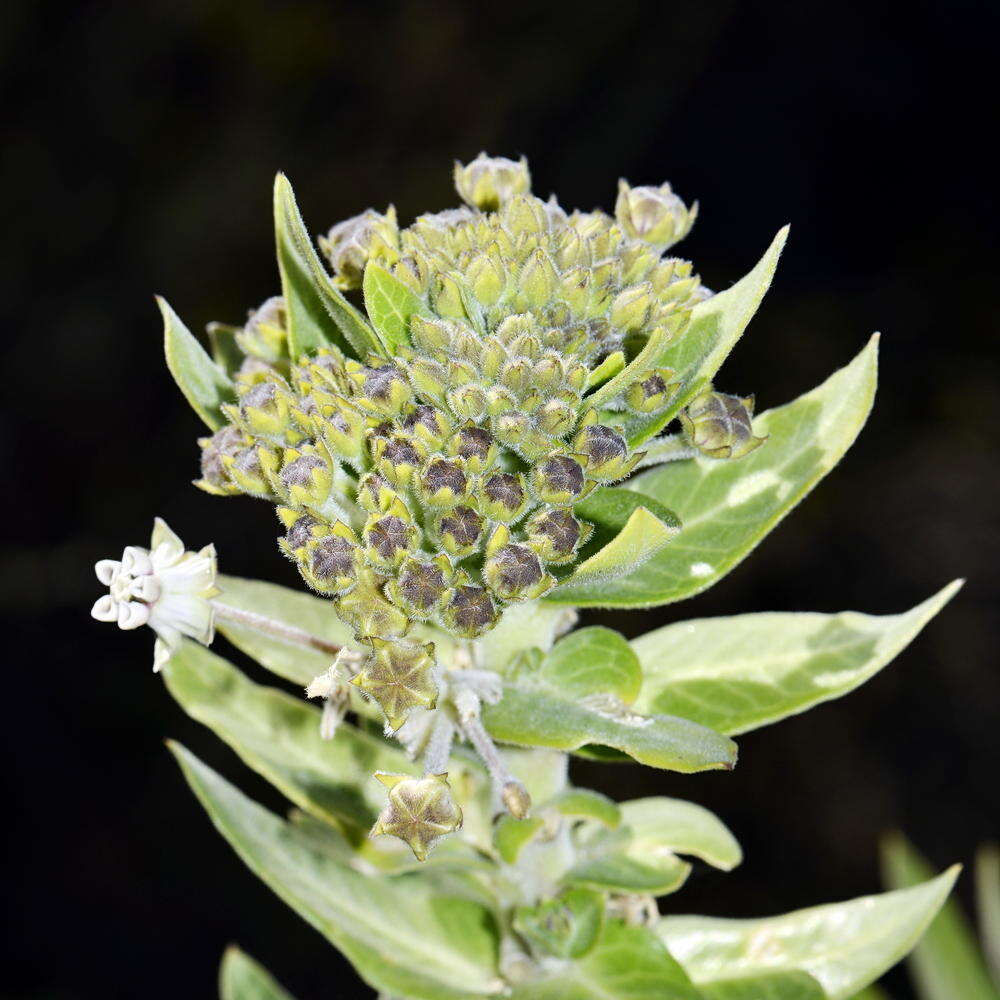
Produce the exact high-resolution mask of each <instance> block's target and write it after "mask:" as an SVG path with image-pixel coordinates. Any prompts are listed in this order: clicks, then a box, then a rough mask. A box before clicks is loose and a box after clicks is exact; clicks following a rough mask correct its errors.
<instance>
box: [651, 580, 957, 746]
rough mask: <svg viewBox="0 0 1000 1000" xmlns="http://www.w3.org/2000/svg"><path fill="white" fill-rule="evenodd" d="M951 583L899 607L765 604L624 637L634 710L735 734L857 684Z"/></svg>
mask: <svg viewBox="0 0 1000 1000" xmlns="http://www.w3.org/2000/svg"><path fill="white" fill-rule="evenodd" d="M960 586H961V581H955V582H954V583H951V584H949V585H948V586H947V587H945V588H944V589H943V590H942V591H940V593H938V594H935V595H934V596H933V597H931V598H929V599H928V600H926V601H924V603H923V604H919V605H917V607H915V608H913V609H912V610H910V611H907V612H904V613H903V614H899V615H878V616H875V615H863V614H859V613H858V612H856V611H844V612H841V613H840V614H837V615H822V614H806V613H788V614H782V613H779V612H769V613H765V614H750V615H736V616H734V617H730V618H703V619H700V620H698V621H690V622H677V623H675V624H673V625H667V626H665V627H664V628H660V629H656V630H655V631H654V632H649V633H647V634H646V635H644V636H640V637H639V638H638V639H634V640H633V641H632V648H633V649H634V650H635V651H636V653H637V654H638V656H639V660H640V662H641V663H642V672H643V685H642V691H641V693H640V694H639V698H638V701H637V702H636V705H635V708H636V711H640V712H668V713H670V714H671V715H680V716H682V717H683V718H685V719H691V720H693V721H695V722H700V723H701V724H702V725H705V726H710V727H711V728H712V729H715V730H717V731H718V732H720V733H726V734H727V735H730V736H734V735H737V734H739V733H745V732H748V731H749V730H751V729H756V728H758V727H760V726H764V725H767V724H768V723H771V722H776V721H777V720H778V719H783V718H786V717H787V716H789V715H795V714H796V713H798V712H804V711H805V710H806V709H807V708H811V707H812V706H813V705H816V704H818V703H819V702H823V701H829V700H830V699H831V698H837V697H840V696H841V695H843V694H846V693H847V692H848V691H851V690H853V689H854V688H856V687H857V686H858V685H859V684H862V683H864V682H865V681H866V680H868V679H869V678H870V677H872V676H873V675H874V674H876V673H877V672H878V671H879V670H881V669H882V667H884V666H885V665H886V664H887V663H889V661H890V660H892V659H893V657H895V656H897V655H898V654H899V653H900V652H901V651H902V650H903V649H905V648H906V646H907V645H908V644H909V643H910V642H911V641H912V640H913V639H914V638H915V637H916V636H917V635H918V633H919V632H920V630H921V629H922V628H923V627H924V625H926V624H927V622H929V621H930V620H931V618H933V617H934V616H935V615H936V614H937V613H938V611H940V610H941V608H942V607H943V606H944V605H945V604H946V603H947V602H948V601H949V600H950V599H951V597H952V596H953V595H954V593H955V592H956V591H957V590H958V588H959V587H960Z"/></svg>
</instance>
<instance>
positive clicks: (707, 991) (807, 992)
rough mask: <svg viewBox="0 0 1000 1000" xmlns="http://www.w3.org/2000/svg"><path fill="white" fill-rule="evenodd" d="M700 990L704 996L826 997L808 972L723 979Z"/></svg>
mask: <svg viewBox="0 0 1000 1000" xmlns="http://www.w3.org/2000/svg"><path fill="white" fill-rule="evenodd" d="M699 991H700V992H701V995H702V996H703V997H704V998H705V1000H826V994H825V993H824V992H823V988H822V987H821V986H820V984H819V983H818V982H816V980H815V979H813V977H812V976H810V975H809V974H808V973H807V972H776V973H772V974H770V975H764V976H750V977H747V978H746V979H722V980H719V982H717V983H709V984H707V985H702V986H700V987H699Z"/></svg>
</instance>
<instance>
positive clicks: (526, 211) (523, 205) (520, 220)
mask: <svg viewBox="0 0 1000 1000" xmlns="http://www.w3.org/2000/svg"><path fill="white" fill-rule="evenodd" d="M503 225H504V228H505V229H506V230H507V232H508V233H510V234H511V236H513V237H514V238H515V240H516V247H515V252H516V256H518V257H520V256H522V255H524V254H526V253H528V252H529V250H530V248H531V246H532V244H533V243H534V244H535V245H537V238H538V237H539V236H540V235H541V234H542V233H547V232H548V229H549V213H548V212H546V211H545V203H544V202H543V201H542V200H541V199H540V198H535V197H532V195H530V194H519V195H515V196H514V197H513V198H511V200H510V201H509V202H507V204H506V205H504V207H503Z"/></svg>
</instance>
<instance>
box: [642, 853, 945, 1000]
mask: <svg viewBox="0 0 1000 1000" xmlns="http://www.w3.org/2000/svg"><path fill="white" fill-rule="evenodd" d="M957 876H958V868H957V867H955V868H950V869H949V870H948V871H946V872H944V873H943V874H941V875H939V876H938V877H937V878H935V879H932V880H931V881H930V882H925V883H923V884H922V885H918V886H914V887H913V888H912V889H901V890H899V891H896V892H886V893H883V894H882V895H880V896H865V897H862V898H860V899H854V900H851V901H850V902H847V903H833V904H830V905H828V906H817V907H813V908H811V909H808V910H797V911H796V912H794V913H788V914H785V915H784V916H780V917H770V918H765V919H763V920H728V919H725V918H721V917H664V918H663V919H661V920H660V922H659V923H658V924H657V933H658V934H659V935H660V938H661V939H662V940H663V942H664V943H665V944H666V946H667V947H668V948H669V949H670V951H671V953H672V954H673V955H674V956H676V958H677V959H678V961H679V962H680V963H681V964H682V965H683V966H684V968H685V969H687V971H688V974H689V975H690V976H691V978H692V979H693V980H694V981H695V983H696V984H698V985H701V984H704V983H712V982H715V981H717V980H720V979H730V978H733V977H735V976H757V975H764V974H767V973H773V972H790V971H794V970H800V971H803V972H808V973H809V974H810V975H811V976H813V977H815V978H816V979H817V980H818V982H819V983H820V985H821V986H822V987H823V990H824V991H825V992H826V994H827V996H828V997H829V1000H842V998H845V997H850V996H852V995H853V994H854V993H856V992H857V991H858V990H860V989H862V988H863V987H865V986H867V985H868V984H869V983H872V982H874V981H875V980H876V979H878V977H879V976H881V975H882V973H883V972H885V971H886V969H888V968H890V967H891V966H893V965H895V964H896V962H898V961H899V960H900V959H901V958H902V957H903V956H904V955H905V954H906V953H907V952H908V951H909V950H910V949H911V948H912V947H913V946H914V945H915V944H916V942H917V941H918V940H919V938H920V935H921V934H923V932H924V930H925V929H926V928H927V925H928V924H929V923H930V922H931V920H932V919H933V917H934V914H935V913H937V911H938V910H939V909H940V907H941V905H942V904H943V903H944V901H945V899H946V898H947V896H948V893H949V892H950V891H951V887H952V886H953V885H954V883H955V879H956V877H957Z"/></svg>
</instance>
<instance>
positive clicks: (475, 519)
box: [436, 504, 485, 558]
mask: <svg viewBox="0 0 1000 1000" xmlns="http://www.w3.org/2000/svg"><path fill="white" fill-rule="evenodd" d="M436 528H437V535H438V537H439V538H440V540H441V544H442V545H443V546H444V548H445V551H446V552H449V553H450V554H451V555H453V556H456V557H457V558H464V557H465V556H467V555H470V554H471V553H473V552H475V551H476V549H478V548H479V543H480V542H481V541H482V537H483V529H484V528H485V524H484V523H483V519H482V518H481V517H480V516H479V514H477V513H476V512H475V511H474V510H473V509H472V508H471V507H466V506H465V505H464V504H460V505H459V506H457V507H454V508H453V509H452V510H450V511H448V512H447V513H446V514H442V515H441V516H440V517H439V518H438V519H437V523H436Z"/></svg>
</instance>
